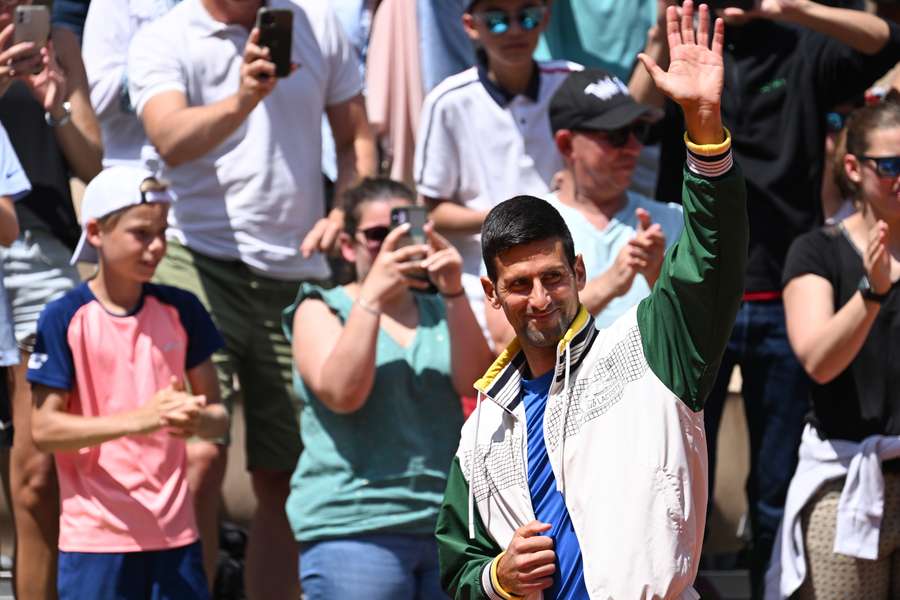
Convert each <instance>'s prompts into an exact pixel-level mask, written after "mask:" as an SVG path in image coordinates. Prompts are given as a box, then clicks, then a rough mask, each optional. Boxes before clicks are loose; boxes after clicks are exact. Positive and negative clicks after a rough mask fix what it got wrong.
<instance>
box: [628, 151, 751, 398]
mask: <svg viewBox="0 0 900 600" xmlns="http://www.w3.org/2000/svg"><path fill="white" fill-rule="evenodd" d="M728 152H729V154H727V155H726V156H730V150H729V151H728ZM693 160H696V159H693ZM726 160H727V162H726V163H724V165H725V166H727V165H728V164H730V159H726ZM713 164H722V163H713ZM684 177H685V184H684V195H683V200H684V207H685V214H684V216H685V229H684V231H683V232H682V234H681V237H680V238H679V240H678V242H676V244H675V245H674V246H673V247H672V249H671V250H670V251H669V253H668V254H667V255H666V259H665V261H664V262H663V267H662V271H661V273H660V278H659V280H658V281H657V283H656V285H655V286H654V288H653V291H652V292H651V294H650V296H649V297H647V298H645V299H644V300H643V301H642V302H641V303H640V305H639V306H638V323H639V325H640V329H641V336H642V342H643V347H644V354H645V356H646V357H647V362H648V364H649V365H650V367H651V369H652V370H653V372H654V373H655V374H656V375H657V377H659V378H660V380H661V381H663V382H664V383H665V384H666V385H667V387H669V389H670V390H672V392H673V393H674V394H675V395H677V396H678V397H679V398H681V399H682V400H683V401H685V403H686V404H687V405H688V406H689V407H691V408H692V409H693V410H700V409H701V408H702V407H703V403H704V402H705V400H706V396H707V394H708V393H709V390H710V389H711V387H712V384H713V382H714V381H715V375H716V371H717V368H718V367H717V365H718V362H719V361H720V360H721V357H722V352H723V351H724V349H725V345H726V344H727V342H728V338H729V336H730V334H731V329H732V327H733V325H734V320H735V316H736V315H737V311H738V308H739V306H740V302H741V295H742V292H743V286H744V272H745V266H746V261H747V244H748V239H749V233H748V223H747V209H746V199H745V198H746V191H745V185H744V179H743V177H742V176H741V174H740V170H739V169H738V167H737V166H736V165H735V166H733V167H732V168H731V169H730V170H729V171H728V172H727V173H725V174H722V175H719V176H709V175H698V174H697V173H695V172H694V171H693V168H692V169H686V170H685V175H684Z"/></svg>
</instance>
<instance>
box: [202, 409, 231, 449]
mask: <svg viewBox="0 0 900 600" xmlns="http://www.w3.org/2000/svg"><path fill="white" fill-rule="evenodd" d="M228 424H229V419H228V411H227V410H225V407H224V406H222V405H221V404H219V403H218V402H217V403H215V404H209V405H207V406H205V407H204V408H203V410H202V411H201V412H200V422H199V425H198V427H197V436H198V437H201V438H203V439H206V440H211V439H212V440H214V439H218V438H221V437H223V436H224V435H225V434H226V433H228Z"/></svg>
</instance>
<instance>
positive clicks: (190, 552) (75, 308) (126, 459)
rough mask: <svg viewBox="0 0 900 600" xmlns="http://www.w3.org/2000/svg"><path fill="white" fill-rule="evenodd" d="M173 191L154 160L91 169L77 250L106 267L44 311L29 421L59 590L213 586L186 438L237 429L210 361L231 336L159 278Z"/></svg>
mask: <svg viewBox="0 0 900 600" xmlns="http://www.w3.org/2000/svg"><path fill="white" fill-rule="evenodd" d="M170 202H171V197H170V196H169V194H168V193H167V192H166V190H165V187H164V186H163V185H162V184H160V182H158V181H157V180H156V179H154V178H153V176H152V175H151V173H150V172H149V171H145V170H143V169H138V168H134V167H125V166H117V167H112V168H110V169H106V170H105V171H103V172H102V173H100V175H98V176H97V177H96V178H95V179H94V180H93V181H91V183H90V184H89V185H88V187H87V189H86V190H85V195H84V201H83V205H82V219H83V222H84V229H83V231H82V234H81V240H80V241H79V244H78V247H77V248H76V250H75V254H74V255H73V257H72V262H73V263H74V262H76V261H89V262H96V261H97V260H98V259H99V265H100V266H99V269H98V271H97V274H96V276H95V277H93V278H92V279H90V280H89V281H87V282H86V283H83V284H82V285H80V286H79V287H77V288H75V289H73V290H71V291H70V292H69V293H67V294H66V295H65V296H63V297H62V298H60V299H59V300H56V301H54V302H52V303H50V304H48V305H47V307H46V308H45V309H44V312H43V313H42V314H41V317H40V320H39V322H38V331H37V341H36V345H35V350H34V353H33V354H32V355H31V359H30V360H29V363H28V380H29V381H30V382H31V383H32V386H33V397H34V409H33V413H32V434H33V436H34V440H35V443H36V444H37V445H38V447H39V448H40V449H42V450H44V451H47V452H51V451H52V452H53V453H54V457H55V459H56V467H57V472H58V476H59V487H60V500H61V513H60V529H59V549H60V557H59V577H58V588H59V597H60V599H62V600H65V599H67V598H73V599H74V598H79V599H80V598H97V599H107V598H108V599H113V598H115V599H119V598H126V599H131V598H135V599H137V598H141V599H143V598H147V599H150V598H152V599H154V600H156V599H160V600H161V599H165V598H172V599H176V598H177V599H179V600H181V599H187V598H189V599H194V598H198V599H199V598H208V597H209V591H208V585H207V582H206V578H205V576H204V573H203V565H202V557H201V549H200V542H199V541H198V539H199V538H198V532H197V525H196V522H195V517H194V511H193V504H192V499H191V493H190V490H189V489H188V483H187V479H186V477H185V465H186V451H185V442H184V438H186V437H190V436H193V435H197V436H200V437H203V438H218V437H221V436H222V435H224V434H225V432H226V430H227V427H228V416H227V413H226V412H225V410H224V408H223V407H222V405H221V404H219V402H218V400H219V391H218V384H217V382H216V375H215V370H214V368H213V365H212V362H211V360H210V355H211V354H212V353H213V352H214V351H215V350H217V349H218V348H220V347H221V346H222V344H223V341H222V338H221V336H220V335H219V333H218V331H217V330H216V328H215V326H214V325H213V323H212V320H211V319H210V317H209V315H208V314H207V312H206V310H205V309H204V308H203V306H202V305H201V304H200V301H199V300H198V299H197V298H196V297H195V296H194V295H193V294H191V293H189V292H185V291H183V290H179V289H177V288H172V287H168V286H160V285H154V284H151V283H149V282H150V279H151V278H152V277H153V273H154V271H155V270H156V265H157V264H158V263H159V261H160V260H162V258H163V256H164V255H165V252H166V239H165V230H166V217H167V214H168V209H169V204H170ZM185 377H186V378H187V380H188V382H189V383H190V389H191V391H192V392H191V393H189V392H187V391H185V384H184V380H185Z"/></svg>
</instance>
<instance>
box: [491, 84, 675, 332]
mask: <svg viewBox="0 0 900 600" xmlns="http://www.w3.org/2000/svg"><path fill="white" fill-rule="evenodd" d="M549 113H550V126H551V129H552V131H553V136H554V141H555V145H556V148H557V150H558V151H559V154H560V156H561V158H562V159H563V163H564V165H565V166H564V167H563V169H562V170H561V171H560V172H559V173H558V174H557V178H556V180H557V182H558V184H559V186H558V187H559V189H557V190H555V191H553V192H551V193H549V194H547V195H545V196H543V198H544V199H545V200H547V201H549V202H550V203H551V204H552V205H553V207H554V208H556V210H557V211H559V213H560V214H561V215H562V217H563V220H564V221H565V222H566V225H567V226H568V227H569V230H570V231H571V233H572V238H573V240H574V242H575V250H576V251H577V252H578V253H580V254H581V255H582V257H583V258H584V265H585V271H586V276H587V284H586V286H585V288H584V290H583V291H582V292H581V293H580V294H579V296H580V299H581V302H582V304H584V306H585V308H587V310H588V311H589V312H590V313H591V314H592V315H593V316H594V317H595V321H594V323H595V324H596V326H597V327H598V328H604V327H608V326H609V325H611V324H612V323H613V322H614V321H615V320H616V319H617V318H618V317H619V316H621V315H622V314H623V313H624V312H625V311H627V310H628V309H629V308H631V307H632V306H634V305H635V304H637V303H638V302H640V301H641V300H642V299H644V298H645V297H647V295H649V293H650V289H651V288H652V287H653V284H654V283H655V282H656V279H657V278H658V277H659V269H660V267H661V266H662V260H663V255H664V254H665V251H666V249H667V248H668V247H669V246H671V245H672V244H674V243H675V241H677V240H678V238H679V236H680V235H681V230H682V228H683V227H684V217H683V213H682V209H681V206H679V205H677V204H667V203H664V202H657V201H655V200H651V199H650V198H647V197H646V196H643V195H641V194H639V193H636V192H634V191H632V190H630V189H629V187H630V185H631V180H632V176H633V175H634V171H635V167H636V166H637V161H638V156H639V154H640V152H641V147H642V144H643V142H644V141H645V140H646V139H647V134H648V131H649V129H650V126H651V122H652V121H653V120H654V119H657V118H659V117H660V116H661V111H659V110H658V109H655V108H653V107H650V106H647V105H644V104H638V103H637V102H635V101H634V99H633V98H632V97H631V95H630V94H629V92H628V87H627V86H626V85H625V83H624V82H622V81H621V80H620V79H619V78H618V77H616V76H615V75H613V74H611V73H608V72H606V71H603V70H600V69H585V70H584V71H576V72H574V73H571V74H569V76H568V77H567V78H566V80H565V81H564V82H563V83H562V85H561V86H560V87H559V89H558V90H557V91H556V93H555V94H554V95H553V98H552V99H551V101H550V109H549ZM485 318H486V320H487V323H488V329H489V331H490V332H491V336H492V338H493V340H494V344H495V346H496V347H498V348H502V347H505V345H506V344H507V343H509V342H510V341H511V340H512V337H513V336H514V332H513V331H512V328H511V326H510V325H509V324H508V323H507V321H506V319H505V317H504V316H503V313H502V312H499V311H493V310H487V311H486V312H485Z"/></svg>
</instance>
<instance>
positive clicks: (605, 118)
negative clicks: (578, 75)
mask: <svg viewBox="0 0 900 600" xmlns="http://www.w3.org/2000/svg"><path fill="white" fill-rule="evenodd" d="M662 116H663V113H662V111H661V110H660V109H658V108H654V107H652V106H647V105H646V104H638V103H637V102H629V103H627V104H622V105H621V106H617V107H615V108H613V109H610V110H608V111H606V112H604V113H603V114H602V115H596V116H594V117H591V118H588V119H585V120H584V121H582V122H581V123H580V124H579V125H578V127H572V128H571V129H584V130H587V131H612V130H613V129H619V128H620V127H625V126H626V125H628V124H629V123H633V122H634V121H637V120H638V119H646V120H648V121H656V120H658V119H660V118H662Z"/></svg>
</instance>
